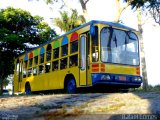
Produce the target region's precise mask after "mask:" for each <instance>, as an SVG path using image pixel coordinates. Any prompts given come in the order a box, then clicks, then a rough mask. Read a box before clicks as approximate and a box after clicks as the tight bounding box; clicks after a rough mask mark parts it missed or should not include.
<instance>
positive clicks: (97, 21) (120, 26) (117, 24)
mask: <svg viewBox="0 0 160 120" xmlns="http://www.w3.org/2000/svg"><path fill="white" fill-rule="evenodd" d="M91 24H106V25H109V26H113V27H118V28H122V29H127V30H131V31H136V30H135V29H133V28H130V27H128V26H125V25H123V24H120V23H114V22H108V21H100V20H91V21H90V22H87V23H85V24H83V25H81V26H79V27H77V28H74V29H73V30H70V31H68V32H66V33H65V34H63V35H60V36H58V37H55V38H53V39H51V40H48V41H47V42H45V43H43V44H41V45H39V46H37V47H35V48H33V49H31V50H29V51H26V52H24V53H22V54H20V55H19V56H21V55H23V54H26V53H28V52H30V51H32V50H35V49H37V48H40V47H42V46H44V45H46V44H49V43H50V42H52V41H54V40H57V39H59V38H61V37H63V36H65V35H67V34H69V33H72V32H74V31H76V30H78V29H80V28H83V27H85V26H87V25H91Z"/></svg>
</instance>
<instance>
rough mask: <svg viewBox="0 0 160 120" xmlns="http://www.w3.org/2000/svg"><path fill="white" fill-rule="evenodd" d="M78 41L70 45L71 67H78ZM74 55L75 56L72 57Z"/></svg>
mask: <svg viewBox="0 0 160 120" xmlns="http://www.w3.org/2000/svg"><path fill="white" fill-rule="evenodd" d="M76 52H78V40H76V41H73V42H71V43H70V54H71V56H70V59H69V67H74V66H77V65H78V53H76ZM72 54H73V55H72Z"/></svg>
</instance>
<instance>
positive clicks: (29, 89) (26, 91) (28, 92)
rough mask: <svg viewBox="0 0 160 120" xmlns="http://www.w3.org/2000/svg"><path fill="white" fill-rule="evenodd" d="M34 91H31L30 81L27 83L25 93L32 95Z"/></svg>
mask: <svg viewBox="0 0 160 120" xmlns="http://www.w3.org/2000/svg"><path fill="white" fill-rule="evenodd" d="M31 93H32V91H31V86H30V84H29V83H27V84H26V87H25V94H26V95H30V94H31Z"/></svg>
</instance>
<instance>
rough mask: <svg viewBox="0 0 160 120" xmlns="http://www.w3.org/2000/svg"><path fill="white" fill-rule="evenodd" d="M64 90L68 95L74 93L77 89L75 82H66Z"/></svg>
mask: <svg viewBox="0 0 160 120" xmlns="http://www.w3.org/2000/svg"><path fill="white" fill-rule="evenodd" d="M65 89H66V92H67V93H69V94H74V93H76V91H77V87H76V82H75V80H74V79H73V78H72V79H70V80H68V82H67V84H66V86H65Z"/></svg>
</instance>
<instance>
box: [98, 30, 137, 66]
mask: <svg viewBox="0 0 160 120" xmlns="http://www.w3.org/2000/svg"><path fill="white" fill-rule="evenodd" d="M101 60H102V62H109V63H117V64H127V65H139V47H138V38H137V36H136V35H135V34H134V33H133V32H127V31H123V30H118V29H112V30H111V29H109V28H103V29H102V31H101Z"/></svg>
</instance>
